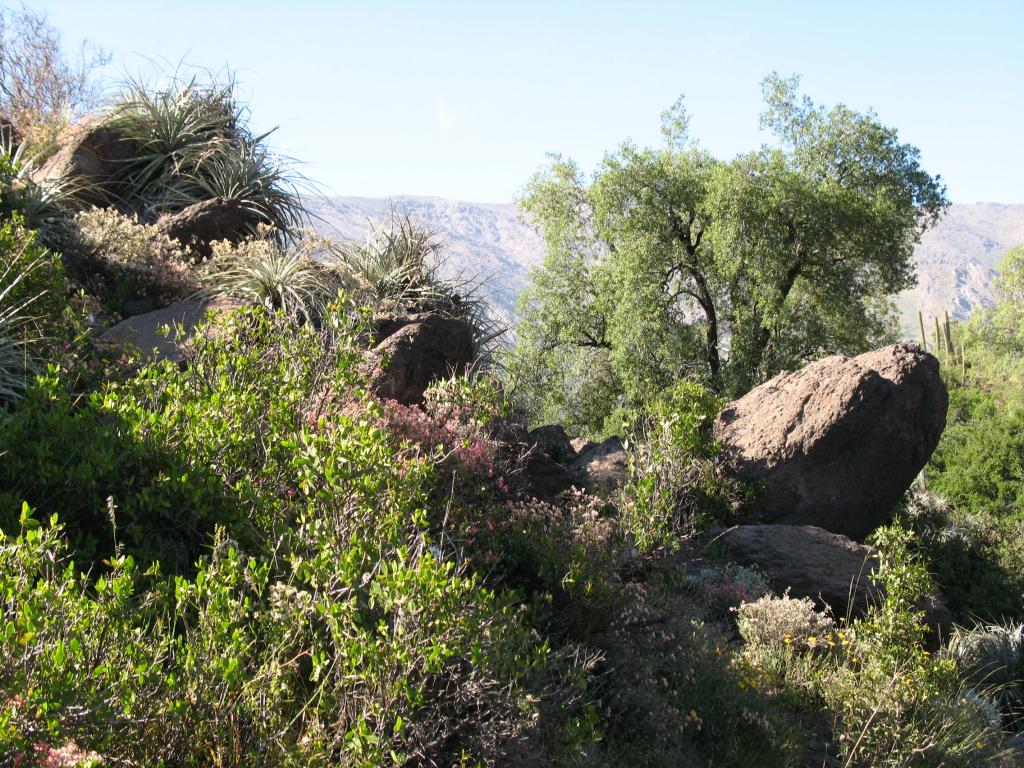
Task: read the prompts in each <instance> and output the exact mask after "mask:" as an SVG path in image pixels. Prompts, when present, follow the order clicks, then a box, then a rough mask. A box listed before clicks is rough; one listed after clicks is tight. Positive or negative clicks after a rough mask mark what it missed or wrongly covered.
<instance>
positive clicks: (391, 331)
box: [371, 312, 474, 405]
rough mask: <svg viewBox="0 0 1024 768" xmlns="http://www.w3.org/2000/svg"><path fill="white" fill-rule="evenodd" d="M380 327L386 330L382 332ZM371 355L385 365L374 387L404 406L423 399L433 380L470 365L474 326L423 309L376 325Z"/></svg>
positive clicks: (463, 370)
mask: <svg viewBox="0 0 1024 768" xmlns="http://www.w3.org/2000/svg"><path fill="white" fill-rule="evenodd" d="M381 329H386V331H388V333H387V334H386V335H385V334H384V333H383V332H382V330H381ZM377 338H378V339H380V341H379V342H378V344H377V346H376V347H374V349H373V351H372V353H371V356H372V357H376V358H377V359H378V360H380V361H381V362H382V363H383V364H384V366H383V369H382V371H381V373H380V374H378V375H377V376H375V377H374V381H373V389H374V391H375V392H376V393H377V394H378V395H379V396H380V397H383V398H387V399H391V400H397V401H398V402H400V403H405V404H406V405H413V404H417V403H422V402H423V393H424V391H426V389H427V387H429V386H430V385H431V383H433V382H434V381H437V380H439V379H443V378H446V377H448V376H451V375H452V374H453V373H454V374H456V375H463V374H465V373H466V371H468V370H469V369H470V367H471V366H472V365H473V360H474V347H473V329H472V328H471V327H470V326H469V325H468V324H466V323H464V322H463V321H461V320H454V319H452V318H448V317H443V316H441V315H437V314H433V313H430V312H424V313H421V314H418V315H410V316H408V317H405V318H401V320H397V319H395V318H389V319H385V320H382V321H381V322H380V323H379V324H378V334H377Z"/></svg>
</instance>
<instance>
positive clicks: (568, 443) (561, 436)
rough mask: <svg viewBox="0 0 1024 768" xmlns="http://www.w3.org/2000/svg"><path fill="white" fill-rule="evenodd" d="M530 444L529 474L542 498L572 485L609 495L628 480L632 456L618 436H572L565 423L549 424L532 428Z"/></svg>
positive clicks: (532, 483) (526, 467)
mask: <svg viewBox="0 0 1024 768" xmlns="http://www.w3.org/2000/svg"><path fill="white" fill-rule="evenodd" d="M527 444H528V445H529V446H530V452H529V454H528V455H527V459H526V466H525V473H526V478H527V480H528V482H529V484H530V488H531V489H532V491H533V493H535V494H536V495H537V496H539V497H541V498H545V499H552V498H554V497H555V496H557V495H558V494H560V493H562V492H564V491H568V490H569V489H570V488H580V489H582V490H585V491H587V492H588V493H595V494H601V495H607V494H608V493H611V492H612V491H614V490H616V489H618V488H620V487H622V485H623V483H624V482H625V481H626V467H627V463H628V457H627V455H626V450H625V448H624V447H623V445H622V440H620V439H619V438H618V437H609V438H608V439H607V440H605V441H604V442H601V443H592V442H590V441H589V440H583V441H580V440H570V439H569V436H568V435H567V434H566V432H565V430H564V429H563V428H562V427H561V426H559V425H558V424H548V425H546V426H543V427H537V428H536V429H534V430H531V431H530V433H529V435H528V438H527ZM577 446H579V447H580V448H581V449H582V450H580V451H577Z"/></svg>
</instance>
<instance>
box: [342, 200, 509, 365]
mask: <svg viewBox="0 0 1024 768" xmlns="http://www.w3.org/2000/svg"><path fill="white" fill-rule="evenodd" d="M327 251H328V263H329V264H330V265H331V267H332V269H334V270H335V271H337V272H338V273H340V274H341V275H342V283H343V284H345V285H346V286H354V292H355V293H356V298H357V299H358V300H360V301H361V302H363V303H366V304H370V305H372V306H375V307H378V308H381V309H384V310H386V311H393V310H400V311H411V312H418V311H433V312H440V313H442V314H446V315H449V316H451V317H456V318H459V319H461V320H465V321H466V322H468V323H469V324H470V325H471V326H472V328H473V333H474V340H475V345H476V349H477V357H478V359H479V360H480V364H481V365H482V366H483V367H487V366H488V365H490V364H492V363H493V358H494V354H493V353H494V351H495V348H496V347H497V344H496V342H497V340H498V339H499V338H500V337H501V336H502V334H504V333H505V331H506V328H505V327H504V326H502V325H501V324H500V323H498V321H497V320H495V319H494V318H493V316H492V315H491V313H490V308H489V306H488V303H487V301H486V299H485V298H484V297H483V296H482V294H481V291H480V284H479V283H478V282H474V281H471V280H463V279H460V278H456V279H446V278H443V277H442V276H441V274H440V270H441V266H442V264H443V246H442V244H441V242H440V241H439V240H438V238H437V236H436V234H435V233H434V232H432V231H431V230H429V229H426V228H424V227H421V226H418V225H417V224H415V223H414V222H413V221H412V218H411V217H410V216H409V214H407V213H399V212H397V211H392V212H391V215H390V218H389V220H387V221H386V222H385V223H383V224H379V225H373V226H371V230H370V233H369V235H368V236H367V238H366V239H365V240H364V241H363V242H361V243H341V244H331V245H329V246H328V247H327Z"/></svg>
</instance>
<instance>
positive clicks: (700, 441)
mask: <svg viewBox="0 0 1024 768" xmlns="http://www.w3.org/2000/svg"><path fill="white" fill-rule="evenodd" d="M723 405H724V401H722V400H721V399H720V398H718V397H717V396H715V395H713V394H711V393H710V392H708V391H707V390H706V389H705V388H704V387H702V386H700V385H698V384H693V383H690V382H683V383H681V384H679V385H677V386H676V387H675V388H674V389H672V390H670V391H669V392H667V393H666V394H665V395H663V396H662V397H661V398H659V399H657V400H655V401H654V402H653V403H652V404H651V405H650V406H648V408H647V409H646V411H645V412H644V413H643V414H641V415H640V416H639V417H638V418H637V419H636V424H635V425H634V426H633V427H632V430H631V431H632V433H633V434H634V438H633V439H631V440H630V443H631V448H632V450H631V451H630V457H629V476H628V480H627V482H626V485H625V486H624V488H623V489H622V494H621V503H620V506H621V510H622V519H623V524H624V525H625V526H626V528H627V529H628V530H629V531H630V532H631V533H632V534H633V536H634V537H635V539H636V542H637V545H638V546H639V547H640V548H641V549H642V550H646V549H650V548H651V547H655V546H662V545H668V544H670V543H671V542H673V541H675V540H677V537H679V536H687V535H692V534H694V533H696V532H697V531H699V530H702V529H703V528H705V527H706V526H707V524H708V522H709V521H712V520H716V519H719V520H721V519H724V518H725V517H726V516H727V514H728V512H729V509H730V503H731V501H732V500H733V499H734V498H738V497H739V496H738V493H739V488H738V487H736V486H734V485H733V484H732V483H731V482H730V481H728V480H726V479H724V478H722V477H720V476H719V474H718V473H717V472H716V469H715V464H714V457H715V455H716V454H717V453H718V446H716V445H715V444H714V442H713V441H712V439H711V435H710V431H711V424H712V422H713V420H714V418H715V416H716V415H717V414H718V412H719V411H720V410H721V408H722V406H723Z"/></svg>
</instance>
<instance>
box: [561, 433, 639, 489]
mask: <svg viewBox="0 0 1024 768" xmlns="http://www.w3.org/2000/svg"><path fill="white" fill-rule="evenodd" d="M627 464H628V457H627V456H626V449H625V448H624V447H623V445H622V440H620V439H619V438H618V437H609V438H608V439H607V440H605V441H603V442H601V443H598V444H597V445H591V446H590V447H587V448H586V449H585V450H584V451H583V452H581V453H580V454H579V456H578V457H577V458H576V459H575V460H574V461H572V462H571V463H570V464H569V465H568V466H569V470H570V471H571V472H572V475H573V478H574V480H575V485H577V486H579V487H581V488H583V489H584V490H586V491H589V492H590V493H608V492H610V491H614V490H616V489H618V488H620V487H622V485H623V483H625V482H626V467H627Z"/></svg>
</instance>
